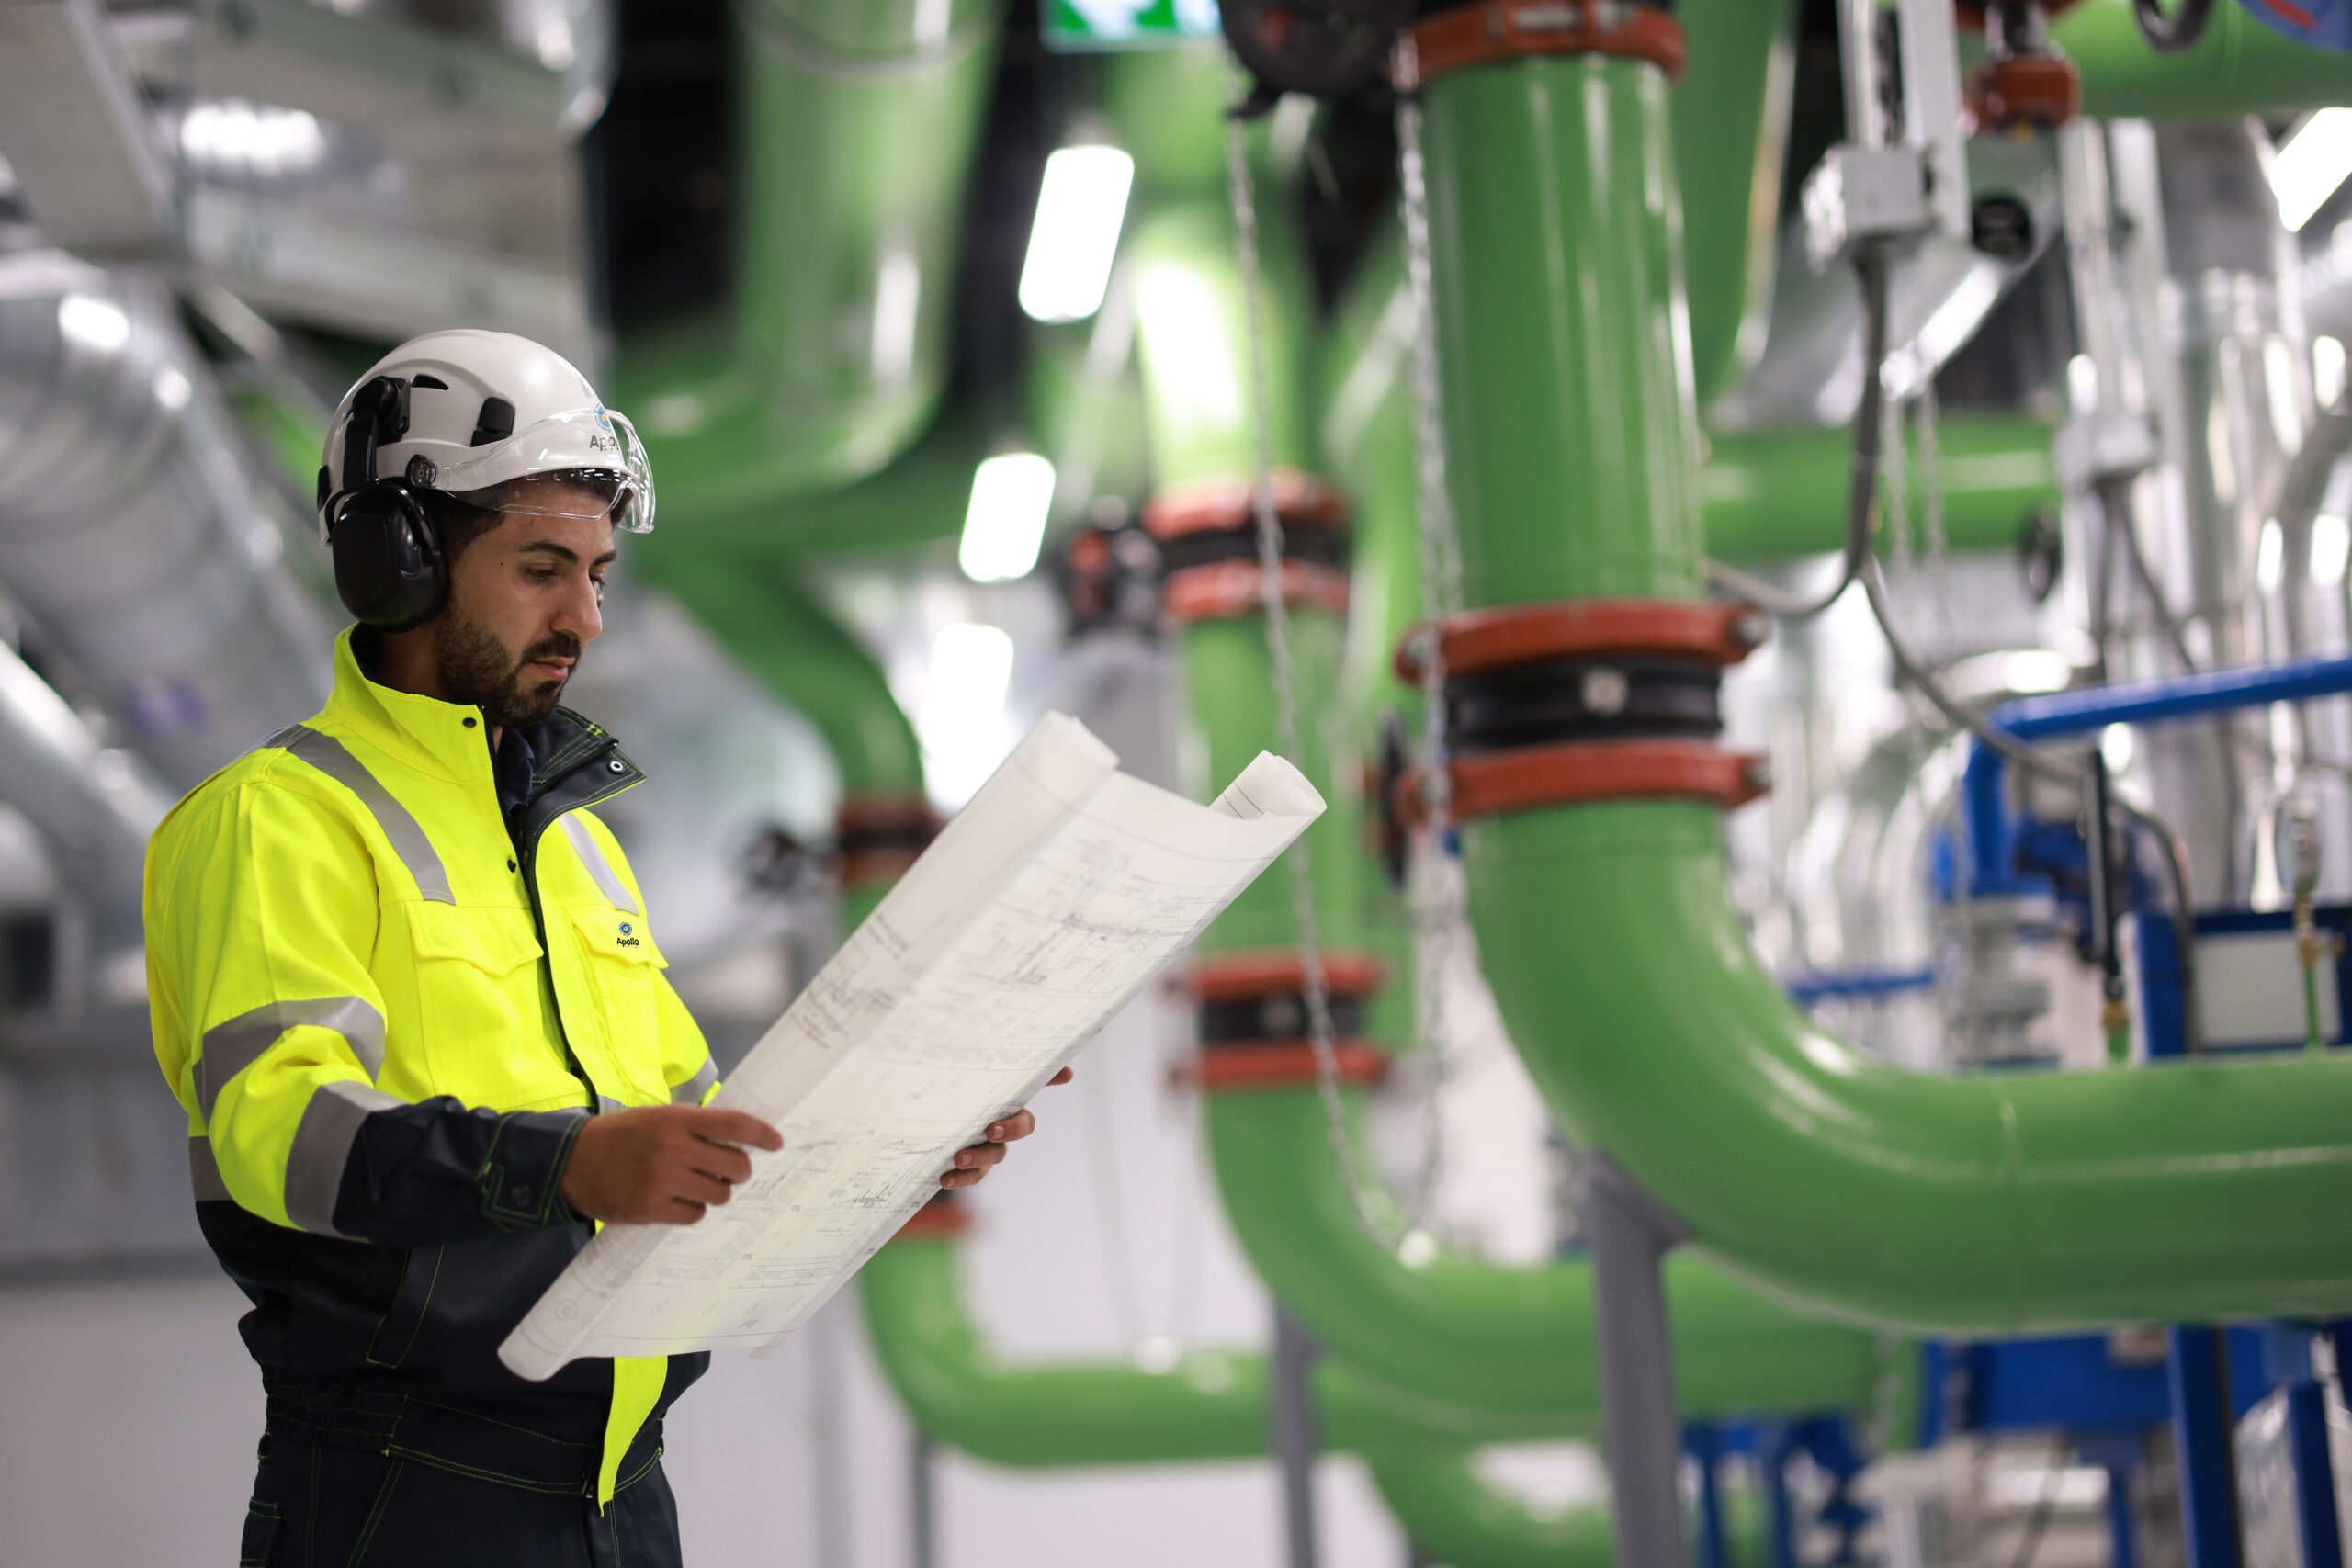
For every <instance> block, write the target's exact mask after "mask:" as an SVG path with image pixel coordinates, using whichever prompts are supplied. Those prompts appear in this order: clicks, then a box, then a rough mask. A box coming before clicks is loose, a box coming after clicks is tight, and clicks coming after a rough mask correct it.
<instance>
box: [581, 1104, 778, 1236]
mask: <svg viewBox="0 0 2352 1568" xmlns="http://www.w3.org/2000/svg"><path fill="white" fill-rule="evenodd" d="M746 1147H749V1148H755V1149H780V1148H782V1147H784V1138H783V1135H782V1134H779V1133H777V1132H776V1130H775V1128H773V1127H771V1126H769V1125H768V1124H767V1123H766V1122H763V1121H761V1120H760V1119H759V1118H758V1117H756V1116H746V1115H745V1114H743V1112H741V1111H710V1110H706V1109H704V1108H703V1107H701V1106H695V1105H650V1106H642V1107H639V1109H637V1110H634V1111H605V1113H604V1114H602V1115H599V1116H591V1117H590V1118H588V1124H587V1125H586V1126H584V1127H582V1128H581V1129H580V1135H579V1136H578V1137H577V1138H575V1139H573V1140H572V1143H571V1157H570V1159H568V1160H567V1161H566V1162H565V1164H564V1168H563V1201H565V1202H566V1203H568V1204H570V1205H571V1212H572V1213H575V1214H578V1215H579V1216H581V1217H582V1219H589V1220H603V1221H605V1223H606V1224H616V1225H690V1224H694V1223H695V1221H696V1220H699V1219H701V1218H702V1216H703V1213H704V1211H705V1210H707V1208H709V1207H710V1206H711V1205H712V1204H714V1203H724V1202H726V1201H727V1200H728V1199H729V1198H730V1197H732V1196H733V1195H734V1189H735V1184H736V1183H737V1182H740V1181H748V1180H750V1179H751V1177H752V1157H751V1156H749V1155H747V1154H745V1153H744V1152H743V1150H744V1148H746Z"/></svg>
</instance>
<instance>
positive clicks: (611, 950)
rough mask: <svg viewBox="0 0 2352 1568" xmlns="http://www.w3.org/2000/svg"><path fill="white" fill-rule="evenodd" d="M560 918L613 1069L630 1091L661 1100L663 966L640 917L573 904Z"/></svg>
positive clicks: (663, 1097)
mask: <svg viewBox="0 0 2352 1568" xmlns="http://www.w3.org/2000/svg"><path fill="white" fill-rule="evenodd" d="M564 914H565V917H566V919H567V920H568V921H569V923H570V924H571V930H572V934H573V936H574V938H575V939H576V940H577V941H578V942H579V944H580V948H581V951H582V957H583V960H584V962H583V963H582V965H581V967H582V972H583V974H584V975H585V976H586V978H587V982H588V986H589V987H590V989H591V990H592V991H593V992H594V1003H593V1005H594V1010H595V1013H596V1018H597V1021H598V1022H599V1024H600V1025H601V1026H602V1027H603V1029H604V1033H605V1048H606V1049H607V1050H608V1051H610V1052H611V1054H612V1061H613V1065H614V1066H616V1068H618V1069H619V1071H620V1075H621V1077H623V1078H624V1079H626V1080H627V1081H628V1083H629V1085H630V1086H631V1087H632V1088H634V1089H638V1090H639V1091H640V1092H642V1093H644V1094H646V1095H649V1096H650V1097H651V1098H652V1099H653V1100H656V1101H660V1100H666V1099H667V1098H668V1095H667V1093H666V1092H665V1090H664V1086H663V1082H662V1020H661V1013H660V1005H659V1000H658V993H657V991H656V987H657V985H658V983H659V978H660V976H661V973H662V970H663V969H665V968H667V967H669V965H668V964H667V963H666V962H665V961H664V960H663V959H662V950H661V949H660V948H658V947H656V946H654V945H653V936H652V933H651V932H650V931H647V930H646V929H645V919H644V917H642V916H640V915H635V914H631V913H630V912H628V910H626V909H616V908H612V907H611V906H610V905H606V904H575V905H572V906H571V908H567V909H566V910H565V911H564Z"/></svg>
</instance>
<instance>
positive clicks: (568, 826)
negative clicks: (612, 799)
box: [563, 811, 644, 915]
mask: <svg viewBox="0 0 2352 1568" xmlns="http://www.w3.org/2000/svg"><path fill="white" fill-rule="evenodd" d="M563 831H564V836H565V837H566V838H568V839H570V840H571V847H572V848H573V849H574V850H576V851H578V852H579V853H580V863H581V864H582V865H584V866H586V867H587V868H588V874H589V875H591V876H593V877H594V878H595V879H596V890H597V891H598V892H600V893H602V894H603V895H604V896H605V903H607V904H610V905H611V906H612V907H613V908H616V909H621V910H625V911H627V912H628V913H629V914H632V915H638V914H642V913H644V911H643V910H641V909H639V908H638V907H637V900H636V899H634V898H632V897H629V896H628V884H626V883H624V882H623V881H622V880H621V878H620V873H618V872H616V871H615V870H614V869H613V863H612V862H611V861H608V860H606V859H605V852H604V850H603V849H602V848H601V847H600V846H599V845H598V844H597V842H596V835H594V833H591V832H590V831H589V830H588V824H587V823H585V822H582V820H581V819H580V814H579V813H578V812H576V811H567V812H565V813H564V816H563Z"/></svg>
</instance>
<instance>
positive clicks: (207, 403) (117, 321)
mask: <svg viewBox="0 0 2352 1568" xmlns="http://www.w3.org/2000/svg"><path fill="white" fill-rule="evenodd" d="M242 451H243V447H242V446H241V444H240V442H239V440H238V437H237V434H236V432H235V430H234V428H233V426H232V424H231V423H230V417H229V415H228V412H227V411H226V410H225V409H224V408H223V407H222V406H221V404H220V399H219V394H218V392H217V391H216V390H215V389H214V386H213V382H212V378H211V376H210V374H209V371H208V370H207V368H206V367H205V366H204V364H203V363H202V361H201V360H200V359H199V358H198V355H197V352H196V349H195V347H194V345H193V344H191V343H190V342H189V340H188V337H187V333H186V332H185V331H184V330H183V329H182V327H181V325H180V322H179V320H178V317H177V316H176V314H175V311H174V309H173V306H172V302H171V299H170V297H169V295H168V294H167V292H166V291H165V290H164V288H163V287H162V286H161V285H160V284H159V283H157V282H155V281H154V280H153V279H150V278H147V277H145V276H141V275H139V274H135V273H130V272H120V271H111V272H110V271H107V270H104V269H101V268H98V267H95V266H90V265H86V264H84V263H81V262H78V261H75V260H74V259H73V258H71V257H69V256H66V255H64V254H62V253H59V252H55V251H39V252H30V253H25V254H17V255H13V256H6V257H0V587H5V588H6V591H7V592H8V594H9V595H10V596H11V597H13V598H14V599H15V600H16V601H17V604H19V605H20V606H21V607H22V608H23V610H24V611H25V613H26V614H27V615H28V616H29V617H30V618H31V620H32V621H33V623H34V624H35V626H37V627H38V628H39V629H40V633H41V636H42V637H43V639H44V642H45V644H46V645H47V646H48V647H50V648H51V649H54V650H55V651H56V652H57V653H59V654H60V655H62V658H63V659H65V660H67V661H68V662H70V664H71V665H72V667H73V671H74V674H75V675H76V676H78V677H79V678H80V679H81V680H82V681H84V682H87V683H88V685H89V686H90V688H91V689H92V690H93V691H94V692H95V693H96V695H97V697H98V699H99V701H100V702H101V703H103V704H104V705H105V706H106V708H107V712H108V713H109V714H110V715H111V716H113V717H114V718H115V719H116V720H117V722H118V723H119V724H120V726H121V727H122V731H123V734H124V736H125V737H126V739H128V740H129V741H130V744H132V745H133V746H135V747H136V748H137V749H138V750H140V751H141V753H142V754H144V755H145V756H146V757H147V758H148V759H149V760H150V761H152V762H153V763H154V765H155V767H156V768H157V770H158V771H159V772H160V773H162V774H163V775H164V779H165V780H166V781H167V782H168V783H169V784H173V785H174V786H176V787H179V788H185V787H187V786H188V785H190V784H194V783H196V782H197V781H198V780H199V779H201V778H202V777H204V775H205V774H207V773H210V772H211V771H212V770H213V769H215V768H217V767H219V766H220V764H222V763H223V762H226V761H229V760H230V759H232V758H233V757H235V756H237V755H238V754H239V753H241V752H243V750H246V749H247V748H248V747H251V746H252V745H254V743H255V742H256V741H258V740H260V739H262V738H263V737H264V736H266V735H267V734H269V733H270V731H271V730H273V729H275V728H278V727H279V726H281V725H284V724H288V723H290V722H292V721H294V720H296V719H299V718H300V717H302V716H305V715H307V714H309V713H311V712H312V711H313V710H315V709H316V708H317V706H318V705H319V704H320V703H321V702H322V701H323V700H324V698H325V694H326V683H327V677H328V646H329V641H330V630H329V625H328V621H327V619H326V617H325V616H324V615H322V613H321V611H320V609H319V607H318V605H317V604H315V603H314V602H313V601H312V600H311V598H310V597H309V596H308V595H307V593H306V592H305V591H304V590H303V589H302V588H301V587H300V585H299V584H298V583H297V582H296V581H294V579H293V577H292V576H291V575H290V573H289V572H288V570H287V569H286V567H285V565H284V562H283V559H282V556H283V551H284V549H285V534H284V532H283V531H282V530H281V528H280V526H279V525H278V523H277V521H276V520H274V519H273V517H272V514H271V507H272V506H273V505H274V504H276V503H275V502H272V501H271V500H270V499H268V498H266V496H265V495H264V494H263V492H262V491H260V490H259V489H258V488H257V487H256V486H255V484H254V482H253V481H252V479H250V478H249V477H248V475H247V473H246V472H245V470H244V467H243V461H242V458H241V454H242Z"/></svg>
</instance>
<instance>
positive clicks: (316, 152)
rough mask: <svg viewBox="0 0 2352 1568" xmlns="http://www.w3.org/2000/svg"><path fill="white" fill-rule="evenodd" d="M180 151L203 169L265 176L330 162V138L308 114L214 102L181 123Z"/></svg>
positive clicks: (236, 102) (220, 100)
mask: <svg viewBox="0 0 2352 1568" xmlns="http://www.w3.org/2000/svg"><path fill="white" fill-rule="evenodd" d="M180 151H181V152H184V153H186V154H187V156H188V158H189V159H190V160H191V161H193V162H196V163H198V164H212V165H214V166H215V167H223V166H228V165H240V164H241V165H243V167H244V169H246V170H248V171H250V172H251V173H253V174H256V175H265V176H266V175H284V174H291V173H295V172H297V171H300V170H304V169H314V168H316V167H318V166H319V165H320V164H323V163H324V162H326V156H327V137H326V130H325V128H324V127H323V126H322V125H320V124H319V120H318V117H317V116H315V115H313V114H311V112H310V111H308V110H307V109H288V108H278V107H275V106H273V105H269V104H250V103H247V102H246V101H245V100H244V99H243V98H214V99H208V100H205V101H202V102H199V103H198V104H197V105H196V106H195V107H192V108H190V109H189V110H188V111H187V114H186V115H185V116H183V117H182V118H181V119H180Z"/></svg>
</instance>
